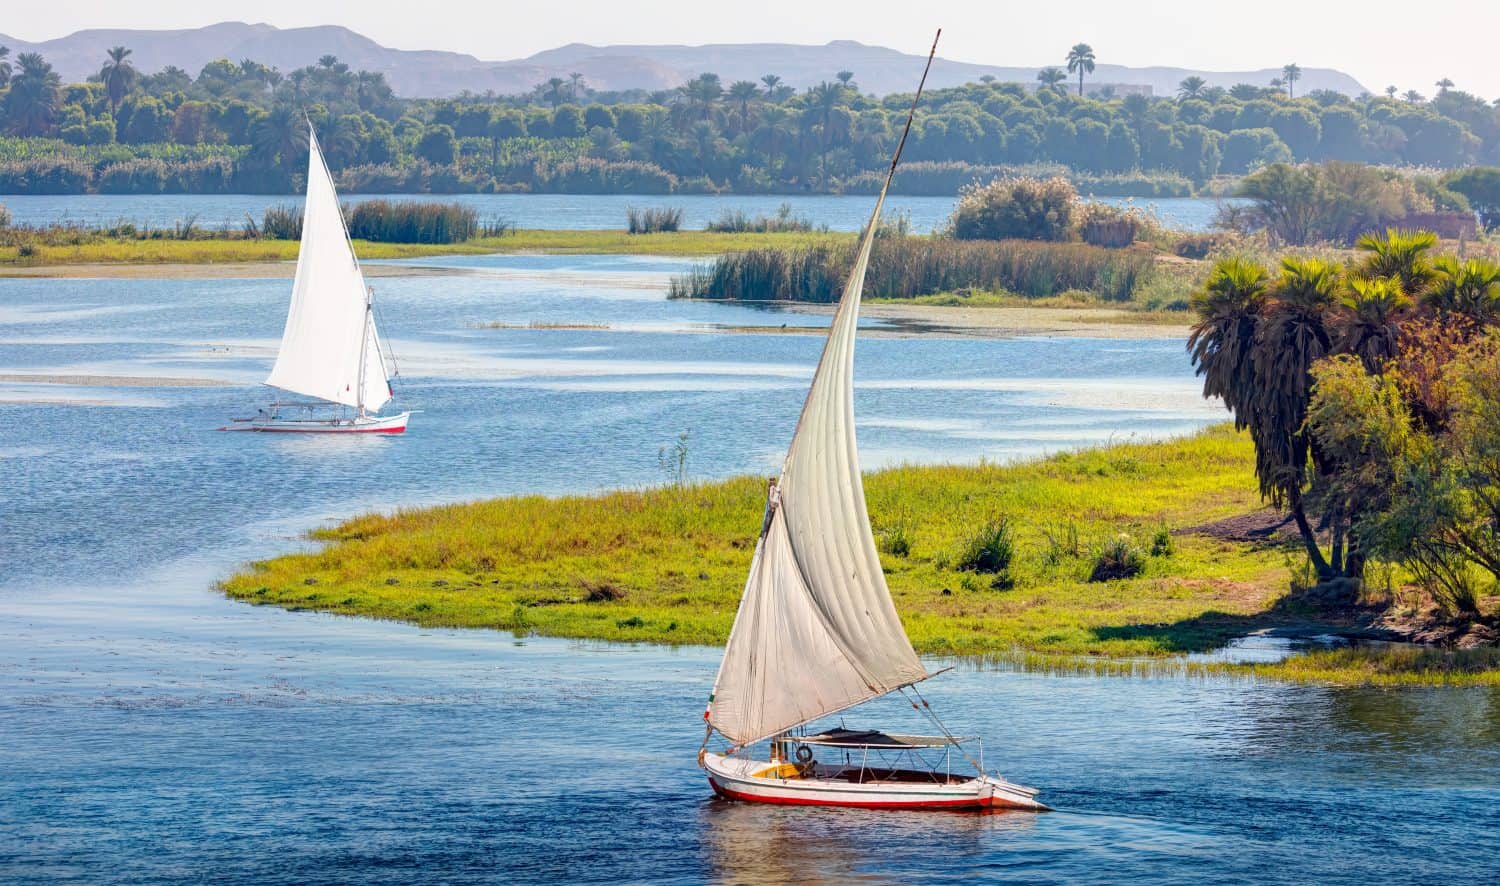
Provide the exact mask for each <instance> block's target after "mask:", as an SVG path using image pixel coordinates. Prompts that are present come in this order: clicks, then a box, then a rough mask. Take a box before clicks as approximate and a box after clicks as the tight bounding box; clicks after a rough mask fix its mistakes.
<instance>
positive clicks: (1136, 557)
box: [1089, 535, 1146, 581]
mask: <svg viewBox="0 0 1500 886" xmlns="http://www.w3.org/2000/svg"><path fill="white" fill-rule="evenodd" d="M1145 569H1146V555H1145V554H1143V553H1142V552H1141V549H1140V548H1138V547H1136V546H1135V544H1134V543H1132V542H1131V540H1130V536H1128V535H1120V536H1119V537H1118V538H1115V539H1114V540H1113V541H1110V542H1107V543H1105V545H1104V547H1103V548H1101V549H1100V550H1099V553H1098V555H1097V556H1095V557H1094V570H1093V572H1091V573H1089V581H1114V580H1116V579H1120V578H1134V577H1135V576H1137V575H1140V574H1141V573H1142V572H1143V571H1145Z"/></svg>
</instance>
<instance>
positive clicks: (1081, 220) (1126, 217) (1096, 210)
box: [1075, 203, 1161, 249]
mask: <svg viewBox="0 0 1500 886" xmlns="http://www.w3.org/2000/svg"><path fill="white" fill-rule="evenodd" d="M1075 215H1076V216H1077V226H1078V236H1079V237H1080V238H1082V239H1083V242H1085V243H1088V244H1089V245H1091V246H1104V247H1109V248H1111V249H1119V248H1121V247H1124V246H1129V245H1130V244H1132V243H1134V242H1135V241H1137V240H1147V239H1150V238H1151V237H1153V236H1154V235H1156V234H1157V233H1159V232H1160V231H1161V223H1160V222H1159V221H1157V219H1156V217H1155V216H1153V215H1151V214H1150V213H1149V212H1146V211H1145V210H1144V209H1141V208H1140V207H1138V206H1111V205H1109V204H1108V203H1085V204H1083V205H1082V206H1080V207H1079V208H1078V211H1077V212H1076V213H1075Z"/></svg>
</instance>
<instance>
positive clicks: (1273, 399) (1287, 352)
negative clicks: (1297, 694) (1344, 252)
mask: <svg viewBox="0 0 1500 886" xmlns="http://www.w3.org/2000/svg"><path fill="white" fill-rule="evenodd" d="M1340 280H1341V278H1340V269H1339V266H1338V265H1337V264H1335V263H1333V262H1328V261H1324V260H1323V259H1319V258H1284V259H1282V260H1281V273H1280V274H1279V275H1278V276H1277V278H1276V280H1275V282H1274V283H1272V284H1271V287H1270V291H1269V295H1270V298H1269V300H1268V301H1267V302H1266V307H1265V310H1264V312H1263V315H1262V319H1261V323H1260V325H1259V327H1258V328H1257V329H1256V333H1255V352H1254V356H1253V358H1252V362H1254V364H1255V376H1256V380H1257V381H1258V382H1259V384H1258V385H1257V388H1256V390H1255V391H1254V392H1253V393H1252V394H1251V397H1252V399H1253V402H1254V410H1253V415H1254V416H1255V419H1256V424H1255V425H1254V426H1252V428H1251V434H1252V435H1253V436H1254V438H1255V459H1256V475H1257V476H1258V477H1259V478H1260V487H1261V494H1262V495H1264V496H1265V497H1266V498H1267V499H1268V500H1269V501H1270V502H1271V504H1273V505H1275V506H1277V507H1284V508H1286V509H1287V510H1288V511H1290V512H1291V515H1292V519H1293V521H1294V522H1295V523H1296V524H1297V529H1298V531H1299V532H1300V533H1301V534H1302V541H1303V544H1304V546H1305V547H1306V548H1307V553H1308V559H1309V560H1311V561H1312V564H1313V567H1314V568H1315V569H1316V570H1317V572H1318V574H1319V575H1321V576H1330V575H1336V574H1340V573H1342V572H1343V569H1344V563H1343V537H1342V536H1341V535H1339V534H1337V533H1336V534H1335V538H1334V544H1333V551H1332V556H1331V557H1329V558H1328V559H1324V557H1323V553H1322V551H1321V549H1320V548H1319V546H1318V538H1317V535H1316V534H1315V533H1314V531H1313V528H1312V525H1311V523H1309V522H1308V519H1307V514H1306V511H1305V509H1304V507H1303V503H1302V493H1303V487H1304V485H1305V483H1306V476H1307V462H1308V456H1309V455H1312V456H1313V458H1314V461H1315V462H1316V461H1317V460H1318V459H1317V454H1316V453H1315V452H1312V451H1310V446H1311V445H1312V440H1311V439H1310V435H1309V433H1308V431H1307V427H1306V424H1307V401H1308V394H1309V392H1310V391H1311V390H1312V366H1313V364H1314V363H1316V362H1317V361H1318V360H1320V359H1322V358H1323V357H1325V356H1327V355H1328V354H1329V353H1331V352H1332V350H1333V341H1332V335H1331V334H1330V330H1329V329H1328V327H1327V324H1326V322H1325V318H1326V317H1327V314H1328V311H1329V309H1330V308H1332V307H1333V306H1334V305H1335V304H1337V303H1338V297H1339V294H1340Z"/></svg>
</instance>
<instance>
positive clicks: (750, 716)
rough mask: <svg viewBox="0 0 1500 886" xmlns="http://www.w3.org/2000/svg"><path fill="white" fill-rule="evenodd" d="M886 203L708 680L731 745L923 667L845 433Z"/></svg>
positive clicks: (849, 432)
mask: <svg viewBox="0 0 1500 886" xmlns="http://www.w3.org/2000/svg"><path fill="white" fill-rule="evenodd" d="M892 168H894V165H893V167H892ZM889 185H890V181H889V179H887V181H886V186H887V187H889ZM884 203H885V188H882V189H881V192H880V197H879V199H878V200H877V201H876V203H875V213H874V214H873V215H872V216H871V218H870V223H869V225H868V226H867V227H866V228H865V233H864V237H863V238H862V239H861V241H860V245H859V253H858V258H857V260H856V261H855V263H854V268H853V269H852V270H851V272H850V274H849V280H848V282H847V283H846V284H845V285H844V292H843V295H842V297H841V298H840V301H839V307H838V310H837V312H836V313H835V314H834V318H833V324H832V326H831V327H830V329H829V331H828V341H827V343H826V344H825V345H824V347H823V356H822V358H821V359H820V360H819V361H818V369H817V372H816V373H815V374H814V375H813V382H812V387H811V389H810V390H809V391H808V394H807V402H806V403H805V404H804V405H803V407H802V418H801V419H800V420H799V421H798V423H797V430H796V432H795V434H794V435H793V436H792V443H791V447H790V449H789V450H788V452H787V456H786V461H785V463H784V464H783V466H782V470H781V479H780V481H779V483H778V484H777V489H778V491H779V492H778V494H779V498H780V501H779V504H776V503H775V498H774V497H773V505H772V507H773V512H772V514H771V519H770V521H769V522H768V524H767V527H766V531H765V532H764V533H763V535H762V537H761V540H760V542H759V544H758V545H757V546H756V549H755V559H754V560H753V561H752V563H751V566H750V578H749V580H748V581H747V582H746V584H745V595H744V597H743V598H742V599H741V600H740V608H739V611H738V613H737V614H736V615H735V621H734V627H733V628H732V629H731V631H730V634H729V643H728V645H727V646H726V647H725V650H724V661H723V662H722V663H721V664H720V666H719V675H718V678H717V680H715V682H714V692H713V695H712V697H711V699H710V703H709V712H708V719H709V724H710V725H711V726H713V728H715V729H717V730H718V731H719V732H720V733H722V734H723V735H725V736H726V737H728V738H729V739H730V740H731V741H733V742H735V743H736V744H737V745H744V744H750V743H752V742H755V741H759V740H760V739H763V738H768V737H770V736H772V735H776V734H777V733H780V732H783V731H785V730H787V729H790V728H791V727H794V726H797V725H799V724H802V723H805V722H807V721H809V720H812V719H815V718H817V717H820V716H823V715H825V714H829V713H832V712H834V711H838V710H842V709H843V708H847V707H850V706H851V705H855V704H858V703H860V702H862V701H867V700H869V699H872V698H875V697H877V696H880V695H884V694H885V693H887V692H891V691H892V690H894V689H896V688H898V687H901V686H904V685H907V684H910V683H914V682H916V681H918V680H922V679H925V678H926V677H928V676H929V674H928V673H927V670H926V668H924V667H923V666H922V662H921V661H920V660H919V659H918V658H917V654H916V652H915V651H913V649H912V647H911V641H910V640H908V639H907V636H906V631H905V629H904V628H903V627H902V626H901V619H900V617H899V616H898V615H897V614H896V607H895V604H894V603H893V602H892V601H891V593H890V590H889V589H888V588H887V587H886V583H885V574H884V573H883V572H882V571H881V569H880V557H879V555H878V553H877V552H876V549H875V538H874V536H873V534H872V533H871V531H870V518H869V515H868V514H867V513H866V511H865V493H864V484H863V482H862V480H861V478H860V470H859V454H858V452H857V450H856V447H855V439H854V338H855V331H856V328H857V327H858V325H859V303H860V292H861V290H862V289H863V288H864V282H865V268H866V266H867V265H868V264H869V260H870V248H871V245H872V244H873V243H874V239H875V228H876V226H877V225H878V224H879V221H880V210H881V207H882V206H883V205H884Z"/></svg>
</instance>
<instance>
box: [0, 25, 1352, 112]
mask: <svg viewBox="0 0 1500 886" xmlns="http://www.w3.org/2000/svg"><path fill="white" fill-rule="evenodd" d="M0 44H3V45H6V46H9V47H10V48H11V57H12V58H14V57H15V56H16V55H18V54H20V53H22V52H40V53H42V54H43V55H44V56H46V57H47V59H48V60H49V61H50V62H52V64H53V66H54V67H55V68H57V70H58V72H59V73H60V74H61V75H62V77H63V79H64V80H66V81H69V82H75V81H79V80H82V79H84V78H85V77H87V76H88V75H90V74H92V73H95V72H97V71H98V70H99V66H100V64H101V62H102V60H103V58H104V53H105V50H107V49H108V48H109V47H111V46H117V45H123V46H127V47H129V48H131V49H132V50H134V55H132V56H131V58H132V59H133V60H134V61H135V64H136V67H137V68H139V69H140V70H142V71H145V72H148V73H150V72H154V71H158V70H160V69H161V68H164V67H166V66H168V65H176V66H177V67H179V68H182V69H183V70H185V71H187V72H188V73H190V74H194V75H196V74H197V73H198V71H199V69H201V68H202V67H203V66H204V65H205V64H207V63H208V62H211V61H213V60H214V59H218V58H227V59H230V60H231V61H239V60H241V59H247V58H248V59H254V60H255V61H258V62H263V63H265V64H268V65H272V66H274V67H277V68H280V69H281V70H282V71H290V70H292V69H294V68H299V67H302V66H304V65H310V64H314V63H315V62H317V60H318V59H319V58H320V57H322V56H324V55H335V56H338V58H339V60H340V61H342V62H344V63H346V64H348V65H349V66H350V67H352V68H354V69H356V70H358V69H364V70H368V71H379V72H381V73H383V74H385V76H386V79H387V80H389V81H390V84H391V86H392V87H393V88H394V89H395V90H396V93H397V94H398V95H401V96H405V97H412V98H420V97H441V96H449V95H455V94H457V93H459V92H462V91H464V90H466V89H467V90H470V91H472V92H485V91H487V90H494V91H495V92H499V93H517V92H526V91H529V90H530V89H531V88H532V87H533V86H535V85H536V84H537V83H541V82H543V81H545V80H547V79H548V78H549V77H564V78H566V77H567V76H568V75H569V74H571V73H574V72H577V73H580V74H582V75H583V77H584V79H585V81H586V82H587V84H588V85H589V86H592V87H593V88H595V89H608V90H613V89H633V88H638V89H651V90H655V89H669V88H671V87H674V86H677V85H680V84H681V83H683V82H684V81H686V80H688V79H690V78H692V77H695V76H697V75H698V74H700V73H703V72H705V71H713V72H714V73H717V74H718V75H719V76H721V77H722V78H723V79H724V81H725V82H730V81H733V80H759V79H760V77H761V75H763V74H777V75H779V76H780V77H781V78H782V80H783V81H784V82H786V83H787V84H788V85H790V86H794V87H798V88H801V87H806V86H811V85H813V84H815V83H818V82H820V81H823V80H830V79H832V78H833V75H834V74H835V73H837V72H839V71H843V70H847V71H853V72H854V79H855V82H856V83H858V84H859V86H860V87H861V88H862V89H864V90H865V91H866V92H873V93H876V94H878V95H885V94H888V93H892V92H902V91H906V90H910V89H911V88H912V83H913V77H914V76H915V75H916V74H917V72H918V71H920V70H921V66H922V58H921V57H919V56H915V55H909V54H907V53H903V52H898V51H896V50H894V49H887V48H885V47H881V46H866V45H864V44H862V43H856V42H854V41H851V40H835V41H833V42H832V43H828V44H825V45H823V46H803V45H798V44H792V43H725V44H710V45H706V46H589V45H586V44H582V43H571V44H568V45H567V46H560V47H558V48H556V49H549V50H546V51H544V52H539V53H537V54H536V55H533V56H531V57H530V58H524V59H518V60H515V61H483V60H481V59H478V58H475V57H474V56H472V55H464V54H463V53H458V52H442V51H436V50H432V51H410V50H404V49H390V48H387V47H384V46H381V45H380V44H378V43H376V42H375V41H373V40H371V39H369V38H368V37H364V36H362V35H360V34H357V33H355V32H354V31H351V30H349V29H348V28H344V27H339V26H336V25H326V26H321V27H314V28H287V29H282V28H276V27H273V26H271V25H265V24H257V25H250V24H244V23H242V22H224V23H221V24H217V25H209V26H208V27H205V28H196V29H192V30H182V31H144V30H142V31H136V30H124V29H114V30H105V29H100V30H88V31H78V32H77V33H74V34H69V35H68V36H66V37H60V38H58V39H56V40H47V41H45V42H42V43H28V42H27V41H25V40H18V39H15V38H13V37H7V36H5V35H3V34H0ZM1037 70H1038V69H1037V68H1035V67H999V66H994V65H982V64H974V63H968V62H956V61H950V60H948V59H943V58H939V59H938V60H937V61H936V62H934V63H933V68H932V75H931V77H930V78H929V81H928V82H929V83H930V84H931V85H933V86H938V87H942V86H958V85H961V84H963V83H967V82H971V81H975V80H978V79H979V78H980V77H982V76H984V75H986V74H988V75H991V76H993V77H995V78H996V79H997V80H1002V81H1016V82H1021V83H1027V84H1034V83H1035V82H1036V72H1037ZM1194 74H1196V75H1197V76H1199V77H1202V78H1203V79H1204V80H1207V81H1208V83H1209V84H1210V85H1212V86H1225V87H1228V86H1233V85H1234V84H1236V83H1254V84H1257V85H1265V84H1267V83H1269V82H1270V81H1271V79H1272V78H1274V77H1278V76H1280V74H1281V71H1280V69H1279V68H1265V69H1262V70H1258V71H1197V70H1191V69H1188V68H1162V67H1151V68H1131V67H1126V66H1124V65H1108V64H1101V65H1099V66H1098V68H1097V69H1096V70H1095V71H1094V73H1093V75H1092V77H1091V78H1090V80H1091V81H1092V82H1094V83H1114V84H1121V85H1137V86H1149V87H1151V90H1152V92H1153V93H1154V94H1156V95H1170V94H1172V93H1174V92H1175V91H1176V89H1177V84H1178V83H1179V82H1180V81H1181V80H1182V79H1183V78H1185V77H1188V76H1191V75H1194ZM1298 88H1299V90H1300V91H1303V92H1306V91H1311V90H1314V89H1331V90H1335V91H1337V92H1343V93H1346V94H1349V95H1357V94H1359V93H1361V92H1364V91H1366V90H1365V88H1364V87H1363V86H1362V85H1360V83H1359V82H1358V81H1356V80H1355V79H1354V78H1353V77H1350V76H1349V75H1348V74H1344V73H1342V72H1340V71H1335V70H1331V69H1327V68H1304V69H1303V70H1302V79H1301V81H1300V82H1299V83H1298Z"/></svg>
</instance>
